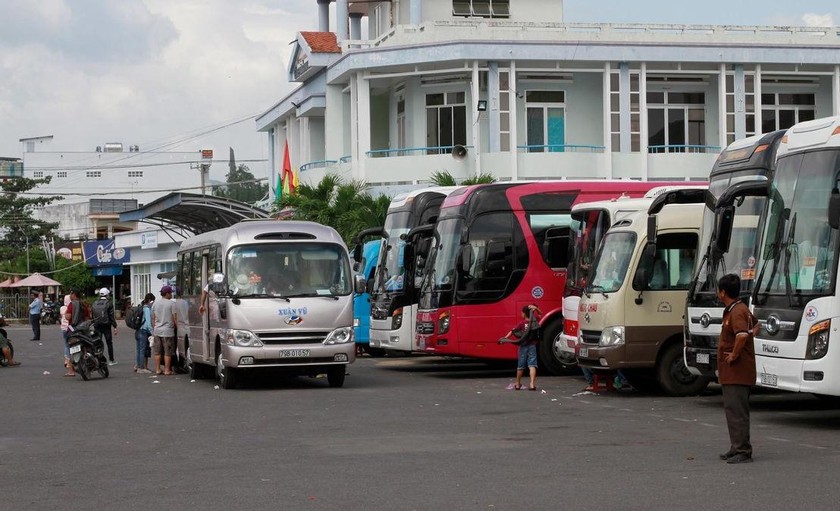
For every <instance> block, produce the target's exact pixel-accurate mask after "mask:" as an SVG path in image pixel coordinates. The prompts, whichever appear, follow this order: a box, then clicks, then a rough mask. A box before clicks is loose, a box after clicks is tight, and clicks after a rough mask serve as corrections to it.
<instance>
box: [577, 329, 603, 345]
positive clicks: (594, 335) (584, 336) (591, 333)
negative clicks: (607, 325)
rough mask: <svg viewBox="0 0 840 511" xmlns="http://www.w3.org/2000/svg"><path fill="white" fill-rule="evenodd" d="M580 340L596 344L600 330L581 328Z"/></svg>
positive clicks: (599, 336) (599, 338)
mask: <svg viewBox="0 0 840 511" xmlns="http://www.w3.org/2000/svg"><path fill="white" fill-rule="evenodd" d="M580 340H581V342H583V343H584V344H598V342H599V341H600V340H601V332H598V331H596V330H581V331H580Z"/></svg>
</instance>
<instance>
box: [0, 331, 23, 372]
mask: <svg viewBox="0 0 840 511" xmlns="http://www.w3.org/2000/svg"><path fill="white" fill-rule="evenodd" d="M0 351H2V352H3V356H4V357H6V365H7V366H9V367H17V366H19V365H20V362H15V358H14V356H13V355H12V350H11V349H10V348H9V339H7V338H6V336H5V335H3V332H0Z"/></svg>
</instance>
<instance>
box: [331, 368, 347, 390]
mask: <svg viewBox="0 0 840 511" xmlns="http://www.w3.org/2000/svg"><path fill="white" fill-rule="evenodd" d="M345 369H346V368H345V367H344V366H343V365H340V366H335V367H330V368H329V369H328V370H327V382H328V383H329V384H330V387H333V388H339V387H341V386H342V385H344V377H345V376H346V374H347V372H346V371H345Z"/></svg>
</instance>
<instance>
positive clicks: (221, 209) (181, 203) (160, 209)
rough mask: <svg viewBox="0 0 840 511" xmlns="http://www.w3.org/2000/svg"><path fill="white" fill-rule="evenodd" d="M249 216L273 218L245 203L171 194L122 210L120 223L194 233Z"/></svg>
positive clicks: (211, 229)
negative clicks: (139, 206) (138, 207)
mask: <svg viewBox="0 0 840 511" xmlns="http://www.w3.org/2000/svg"><path fill="white" fill-rule="evenodd" d="M246 218H270V217H269V214H268V212H267V211H265V210H263V209H260V208H256V207H253V206H250V205H248V204H245V203H244V202H239V201H235V200H230V199H225V198H222V197H214V196H212V195H198V194H194V193H170V194H169V195H166V196H164V197H161V198H160V199H157V200H155V201H153V202H150V203H149V204H146V205H145V206H143V207H142V208H140V209H135V210H133V211H125V212H123V213H120V222H146V223H150V224H154V225H159V226H162V227H165V226H166V225H167V224H168V225H169V226H175V227H179V228H181V229H184V230H187V231H190V232H192V233H193V234H201V233H203V232H208V231H214V230H216V229H221V228H223V227H229V226H231V225H233V224H235V223H238V222H239V221H241V220H244V219H246Z"/></svg>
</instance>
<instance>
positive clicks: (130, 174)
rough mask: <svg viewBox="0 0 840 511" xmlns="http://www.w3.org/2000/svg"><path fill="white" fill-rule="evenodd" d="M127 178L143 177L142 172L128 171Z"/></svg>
mask: <svg viewBox="0 0 840 511" xmlns="http://www.w3.org/2000/svg"><path fill="white" fill-rule="evenodd" d="M128 177H143V171H142V170H129V171H128Z"/></svg>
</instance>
